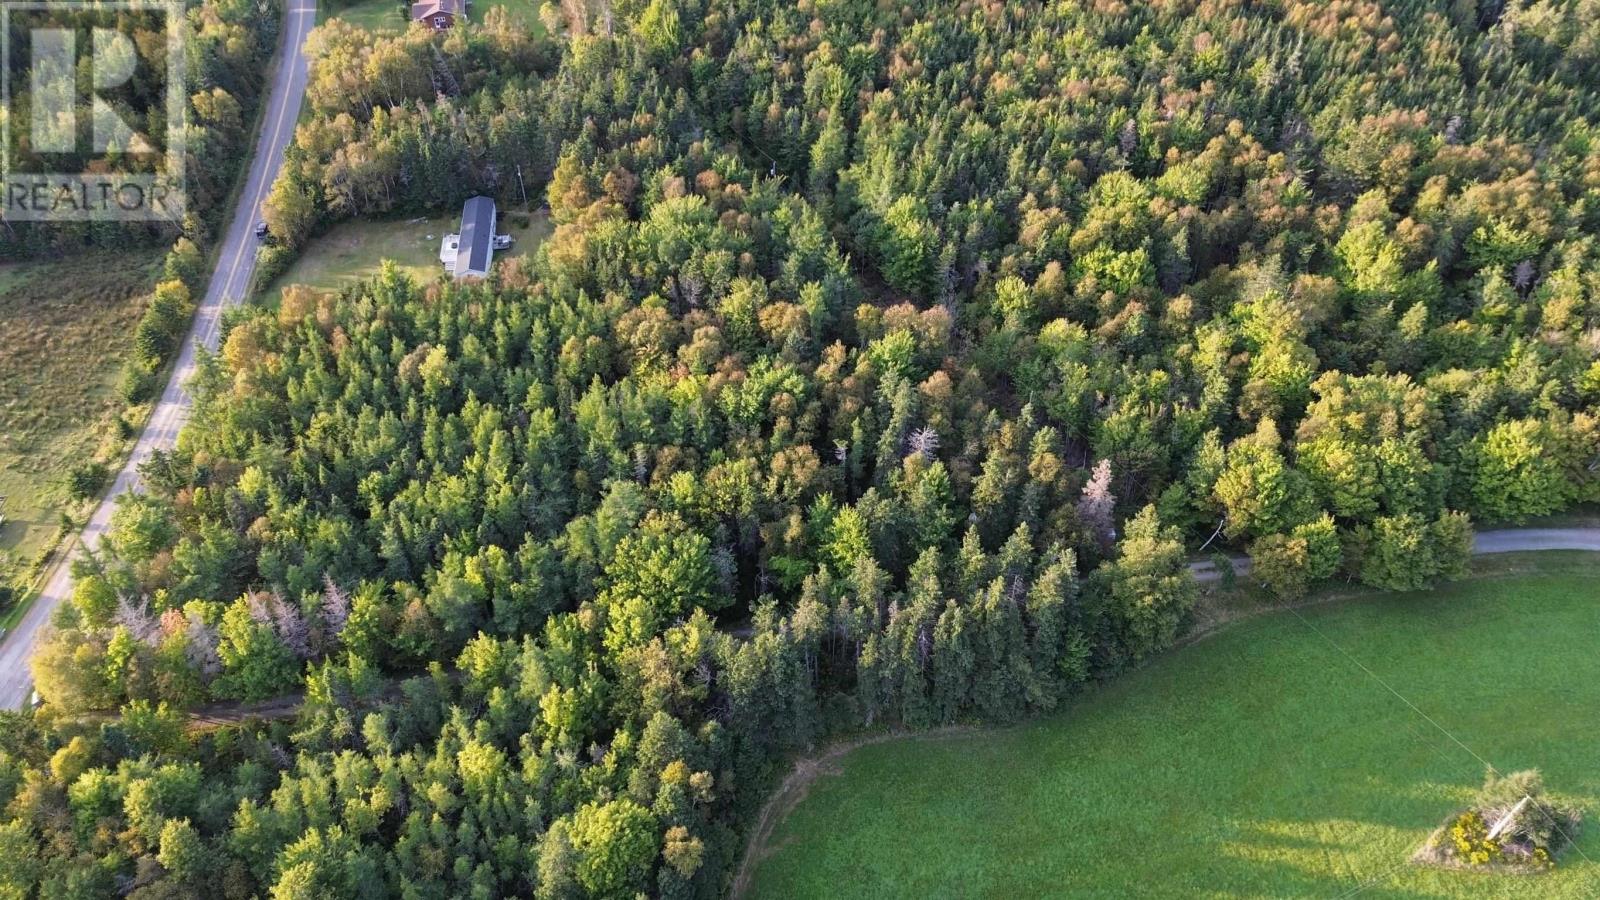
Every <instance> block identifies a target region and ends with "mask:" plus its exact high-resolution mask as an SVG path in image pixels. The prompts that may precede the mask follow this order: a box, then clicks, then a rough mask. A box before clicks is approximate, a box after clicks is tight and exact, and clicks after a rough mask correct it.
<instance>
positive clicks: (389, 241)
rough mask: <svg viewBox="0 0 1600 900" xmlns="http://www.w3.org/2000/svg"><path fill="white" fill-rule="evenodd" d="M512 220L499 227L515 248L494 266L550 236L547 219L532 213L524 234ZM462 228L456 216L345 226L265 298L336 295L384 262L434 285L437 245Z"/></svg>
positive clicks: (316, 243) (318, 242) (309, 250)
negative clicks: (296, 290) (311, 292)
mask: <svg viewBox="0 0 1600 900" xmlns="http://www.w3.org/2000/svg"><path fill="white" fill-rule="evenodd" d="M515 215H516V213H515V212H508V213H507V214H506V215H505V216H504V217H503V218H502V219H501V221H500V227H501V228H502V229H503V230H504V231H506V232H509V233H510V234H511V235H512V236H513V237H515V238H516V243H514V244H512V246H511V249H510V250H506V251H501V252H498V253H496V254H495V260H496V261H499V260H502V259H506V258H509V257H513V256H520V255H522V254H526V253H532V252H533V251H534V250H536V249H537V248H538V246H539V244H541V243H543V241H544V239H545V238H546V237H547V236H549V234H550V218H549V216H548V214H545V213H534V214H533V215H532V216H531V217H530V219H531V221H530V224H529V225H528V227H526V228H519V227H517V226H516V225H515V224H513V223H512V222H511V219H512V218H513V217H514V216H515ZM460 224H461V217H460V215H458V214H453V215H448V216H431V217H428V218H422V219H398V220H389V221H351V222H343V223H341V224H339V225H335V226H334V227H333V228H331V229H329V231H328V233H327V234H324V235H322V236H321V237H318V238H316V239H314V240H312V241H311V242H310V243H309V244H307V245H306V248H305V250H304V251H302V252H301V254H300V258H299V259H297V260H295V263H294V265H292V266H290V267H289V270H288V271H287V272H285V273H283V275H281V276H279V278H278V280H277V281H275V282H273V283H272V284H271V285H270V286H269V287H268V289H267V291H266V296H268V297H276V296H277V293H278V291H279V290H281V289H282V288H284V287H287V286H288V285H291V284H307V285H311V286H312V287H317V288H323V289H326V290H337V289H338V288H340V287H342V286H344V285H346V284H349V283H351V282H355V281H360V280H362V279H365V278H370V277H371V276H373V275H376V274H377V273H378V271H379V269H380V268H382V265H383V261H384V260H386V259H391V260H394V262H395V264H396V265H398V266H399V267H400V270H401V271H403V272H405V273H406V274H408V275H410V276H412V277H413V278H415V279H416V280H417V281H419V282H423V283H427V282H430V281H433V280H434V279H435V278H438V277H440V276H441V275H443V274H444V267H443V266H441V265H440V264H439V242H440V241H441V240H442V239H443V237H444V235H445V234H446V233H448V232H452V231H455V230H456V228H457V227H458V226H459V225H460Z"/></svg>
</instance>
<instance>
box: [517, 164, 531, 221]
mask: <svg viewBox="0 0 1600 900" xmlns="http://www.w3.org/2000/svg"><path fill="white" fill-rule="evenodd" d="M517 186H518V187H520V188H522V205H523V206H527V205H528V186H527V185H526V184H524V183H523V182H522V163H517ZM528 211H529V212H532V211H533V210H531V209H530V210H528Z"/></svg>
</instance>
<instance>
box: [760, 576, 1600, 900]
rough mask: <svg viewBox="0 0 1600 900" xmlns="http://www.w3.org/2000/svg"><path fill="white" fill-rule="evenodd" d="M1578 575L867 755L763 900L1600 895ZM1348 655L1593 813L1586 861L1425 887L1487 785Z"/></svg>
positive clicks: (1485, 594) (1377, 605)
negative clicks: (1435, 843) (1415, 861)
mask: <svg viewBox="0 0 1600 900" xmlns="http://www.w3.org/2000/svg"><path fill="white" fill-rule="evenodd" d="M1557 556H1558V555H1555V554H1550V555H1547V557H1546V558H1547V559H1555V558H1557ZM1559 557H1561V558H1562V561H1561V563H1559V565H1561V566H1563V567H1564V568H1563V569H1562V574H1546V575H1525V576H1520V577H1515V578H1511V577H1507V578H1491V579H1485V580H1479V581H1475V582H1469V583H1462V584H1458V585H1454V586H1451V587H1449V588H1448V589H1442V590H1439V591H1436V592H1433V593H1420V594H1410V595H1391V596H1377V597H1366V598H1361V599H1354V600H1347V601H1340V602H1335V603H1330V604H1326V605H1322V606H1318V607H1312V608H1308V609H1305V610H1304V611H1302V612H1301V613H1300V614H1299V615H1297V614H1295V613H1293V612H1277V613H1272V614H1268V615H1263V616H1260V617H1257V618H1254V619H1250V620H1248V621H1245V622H1243V623H1241V624H1238V625H1236V626H1233V627H1231V628H1228V629H1226V630H1224V631H1223V632H1221V633H1219V634H1217V635H1215V636H1213V637H1210V638H1207V639H1205V640H1201V641H1199V642H1197V643H1195V644H1192V645H1190V646H1188V647H1185V648H1182V649H1180V650H1177V651H1175V652H1173V653H1170V654H1168V655H1166V656H1164V657H1162V658H1160V659H1158V660H1156V661H1155V662H1154V663H1153V664H1151V665H1149V666H1147V667H1145V668H1143V669H1141V670H1139V671H1137V672H1134V673H1132V674H1129V675H1127V676H1125V677H1123V678H1121V679H1118V680H1116V681H1114V682H1112V683H1111V684H1109V685H1107V686H1105V687H1103V688H1100V689H1096V690H1094V691H1091V692H1090V693H1089V694H1088V695H1086V696H1085V697H1083V698H1082V699H1080V700H1078V701H1076V702H1074V703H1072V704H1070V705H1069V706H1068V708H1066V709H1065V710H1063V711H1062V712H1061V713H1059V714H1058V715H1055V716H1053V717H1051V718H1048V719H1045V720H1041V721H1038V722H1036V723H1033V724H1029V725H1025V726H1020V727H1016V728H1009V729H1001V730H987V731H981V732H974V733H967V734H959V735H956V736H952V737H939V738H923V739H903V740H895V741H890V742H886V743H881V744H876V745H871V746H866V747H862V748H859V749H857V750H855V751H852V752H850V753H849V754H847V755H845V756H844V757H843V759H842V760H841V762H840V763H839V765H838V769H837V771H836V772H833V773H830V774H825V775H823V776H821V777H820V778H819V779H818V780H817V781H816V782H815V783H814V784H812V785H811V788H810V792H809V794H807V795H806V796H805V797H804V799H803V800H801V801H800V802H799V804H798V806H796V807H795V809H794V810H793V811H792V813H791V814H790V815H789V816H788V818H786V819H785V820H784V821H782V822H780V823H779V824H778V825H777V827H776V829H775V830H774V832H773V834H772V840H771V842H770V846H771V847H772V848H774V849H773V850H772V851H771V854H770V855H769V856H768V857H767V858H766V859H765V860H764V861H762V862H761V864H760V865H759V866H758V867H757V868H756V870H755V877H754V880H753V884H752V890H751V891H750V895H751V896H754V897H919V896H926V897H995V898H1001V897H1005V898H1009V897H1037V896H1068V895H1071V896H1085V897H1114V896H1136V895H1137V896H1147V897H1154V896H1161V897H1283V896H1322V897H1333V896H1348V895H1350V894H1353V893H1357V892H1359V893H1360V894H1361V896H1364V897H1392V898H1399V897H1447V896H1449V897H1462V896H1472V897H1542V898H1545V897H1548V898H1567V897H1570V898H1578V897H1595V896H1600V822H1597V818H1600V752H1597V749H1596V744H1595V735H1596V734H1597V733H1600V652H1597V651H1600V579H1597V576H1600V566H1597V565H1595V564H1594V563H1593V562H1592V557H1591V558H1590V559H1587V560H1586V559H1584V555H1583V554H1561V555H1559ZM1300 616H1304V619H1303V620H1302V618H1300ZM1308 623H1309V624H1308ZM1313 627H1314V628H1315V629H1316V630H1313ZM1318 631H1320V632H1321V635H1319V634H1318V633H1317V632H1318ZM1324 636H1326V639H1325V638H1324ZM1330 641H1331V642H1332V644H1333V645H1337V647H1338V648H1342V649H1343V650H1344V651H1348V653H1349V654H1351V655H1352V656H1353V657H1354V658H1355V659H1358V660H1360V662H1361V664H1362V665H1365V666H1367V667H1368V668H1370V669H1371V670H1372V671H1373V672H1374V673H1376V675H1377V676H1379V677H1381V678H1382V679H1383V680H1384V681H1385V682H1387V683H1388V684H1389V685H1391V686H1392V687H1393V688H1394V689H1395V690H1396V691H1398V692H1399V693H1400V694H1402V695H1404V696H1405V697H1406V698H1407V699H1409V700H1410V701H1411V702H1412V703H1414V704H1416V706H1417V707H1419V708H1420V709H1421V710H1423V711H1424V712H1426V713H1427V715H1428V716H1430V717H1431V718H1432V719H1433V720H1434V721H1436V722H1438V723H1439V725H1441V726H1443V727H1444V728H1446V729H1448V730H1449V731H1450V732H1451V733H1452V734H1454V735H1455V736H1456V737H1457V738H1459V739H1460V740H1461V742H1462V743H1464V744H1465V745H1466V746H1467V747H1470V748H1471V750H1472V751H1473V752H1475V753H1477V754H1479V755H1481V756H1483V757H1484V758H1486V759H1488V760H1489V761H1491V762H1492V763H1493V764H1494V765H1495V766H1496V767H1497V768H1499V769H1500V770H1501V771H1503V772H1508V771H1513V770H1516V769H1523V768H1534V767H1537V768H1539V769H1541V770H1542V771H1543V772H1544V775H1545V779H1546V784H1547V785H1549V787H1550V790H1551V791H1552V793H1553V794H1556V795H1560V796H1563V797H1564V798H1565V799H1568V800H1571V801H1575V802H1577V803H1578V804H1580V805H1581V806H1582V807H1583V808H1584V809H1585V810H1586V818H1587V820H1588V825H1587V826H1586V829H1585V830H1584V831H1583V833H1582V836H1581V837H1580V838H1579V844H1578V848H1579V850H1581V851H1582V854H1580V853H1579V852H1577V851H1568V853H1567V855H1566V856H1565V857H1564V858H1563V859H1562V860H1561V862H1560V865H1559V866H1558V868H1557V869H1556V870H1555V871H1554V872H1553V873H1550V874H1547V875H1541V876H1537V877H1528V876H1511V875H1485V874H1481V873H1466V872H1442V871H1437V870H1429V869H1419V868H1416V867H1413V866H1410V865H1407V864H1406V860H1407V858H1408V857H1409V856H1410V855H1411V853H1412V851H1413V850H1414V849H1416V847H1417V846H1419V845H1420V844H1421V843H1422V842H1423V840H1425V839H1426V837H1427V836H1428V834H1429V833H1430V832H1431V831H1432V829H1433V828H1435V827H1436V826H1438V825H1439V824H1440V823H1442V822H1443V821H1444V819H1445V818H1446V816H1448V815H1449V814H1451V813H1452V812H1455V811H1458V809H1459V808H1460V807H1461V806H1464V805H1465V803H1466V802H1467V800H1468V799H1469V797H1470V795H1471V793H1472V791H1473V790H1474V789H1475V788H1476V787H1477V786H1478V785H1479V784H1480V783H1481V781H1482V777H1483V766H1482V764H1481V763H1479V762H1478V760H1477V759H1475V758H1474V757H1473V756H1472V755H1471V754H1469V753H1468V751H1467V750H1464V749H1462V747H1461V746H1460V745H1458V744H1456V743H1455V742H1454V741H1452V740H1451V739H1450V738H1449V737H1446V736H1445V735H1444V734H1443V733H1442V732H1441V731H1440V730H1439V729H1437V728H1435V727H1434V726H1433V725H1430V724H1429V723H1428V722H1427V721H1426V720H1424V719H1423V718H1422V717H1421V716H1420V715H1419V714H1418V713H1416V712H1414V711H1412V710H1411V709H1409V708H1408V707H1407V706H1406V705H1405V704H1404V703H1403V702H1401V700H1399V699H1397V698H1396V697H1395V696H1394V694H1392V693H1390V692H1389V691H1388V690H1387V689H1386V688H1385V687H1384V686H1383V685H1382V684H1380V683H1379V681H1378V680H1377V679H1375V678H1374V677H1372V676H1370V675H1368V674H1366V673H1364V672H1363V671H1362V670H1361V669H1360V668H1359V667H1358V666H1357V665H1356V664H1355V663H1354V662H1352V660H1351V659H1350V658H1349V657H1347V656H1345V655H1344V653H1343V652H1341V650H1340V649H1336V648H1335V646H1332V645H1330ZM1583 854H1586V855H1587V857H1589V858H1591V859H1593V860H1595V862H1590V861H1588V860H1586V859H1585V858H1584V855H1583Z"/></svg>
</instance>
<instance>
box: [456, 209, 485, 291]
mask: <svg viewBox="0 0 1600 900" xmlns="http://www.w3.org/2000/svg"><path fill="white" fill-rule="evenodd" d="M493 258H494V201H493V200H490V199H489V198H488V197H473V198H472V199H470V200H468V201H467V205H466V206H463V207H462V208H461V245H460V249H458V250H457V251H456V275H457V276H458V277H459V276H461V275H466V274H468V273H475V274H485V275H486V274H488V272H489V260H491V259H493Z"/></svg>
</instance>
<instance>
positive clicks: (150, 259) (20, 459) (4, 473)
mask: <svg viewBox="0 0 1600 900" xmlns="http://www.w3.org/2000/svg"><path fill="white" fill-rule="evenodd" d="M161 257H162V254H161V252H160V251H158V250H154V251H130V252H126V253H117V254H97V255H88V256H76V257H73V258H71V259H67V260H61V261H55V262H41V263H17V264H10V265H5V266H0V497H5V504H4V506H3V507H0V514H3V515H4V516H5V519H6V523H5V525H4V526H0V552H8V553H10V554H11V556H12V558H13V559H15V560H17V561H20V562H24V563H25V562H27V561H28V560H30V559H31V558H32V556H33V555H34V554H35V553H37V552H38V551H39V549H40V548H41V547H43V546H44V545H45V544H46V543H47V542H48V541H49V540H50V539H51V538H52V537H53V536H54V535H55V533H56V526H57V523H58V521H59V518H60V513H61V512H62V511H63V510H64V509H65V504H66V501H67V495H66V489H65V487H64V486H63V484H62V483H61V482H62V479H63V477H64V476H65V475H66V473H67V472H68V471H70V470H71V469H72V468H73V467H74V466H77V465H80V464H82V463H85V462H88V461H90V460H91V459H93V458H95V456H96V454H97V453H99V452H101V451H102V450H105V449H108V447H107V446H106V443H107V442H108V441H110V442H116V441H118V440H119V438H118V437H117V436H116V417H117V416H118V415H119V414H120V413H121V412H122V411H123V409H124V404H123V402H122V399H121V398H120V397H118V396H117V390H116V388H117V379H118V375H119V371H120V367H121V365H122V361H123V359H124V358H125V357H126V356H127V355H128V352H129V351H130V349H131V348H132V346H133V331H134V326H135V325H137V324H138V321H139V316H140V315H141V314H142V313H143V311H144V302H145V300H146V299H147V298H148V295H149V293H150V290H151V287H152V285H153V284H154V283H155V280H156V273H157V269H158V267H159V264H160V262H161Z"/></svg>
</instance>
